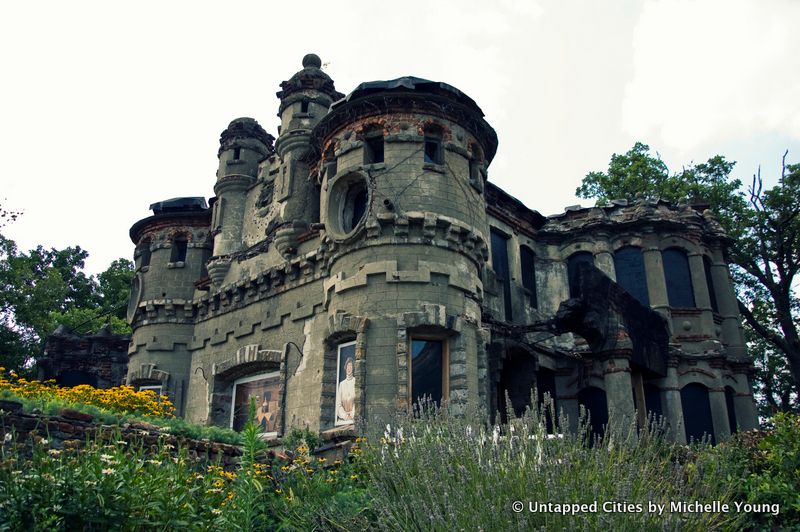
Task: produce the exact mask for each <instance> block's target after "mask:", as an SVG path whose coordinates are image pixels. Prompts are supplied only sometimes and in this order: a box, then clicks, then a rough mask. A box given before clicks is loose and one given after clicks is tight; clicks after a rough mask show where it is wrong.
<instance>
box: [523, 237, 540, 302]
mask: <svg viewBox="0 0 800 532" xmlns="http://www.w3.org/2000/svg"><path fill="white" fill-rule="evenodd" d="M519 264H520V269H521V270H522V286H523V287H524V288H525V290H527V291H528V301H529V302H530V304H531V307H532V308H537V306H538V304H537V300H536V256H535V255H534V254H533V251H532V250H531V248H529V247H528V246H520V247H519Z"/></svg>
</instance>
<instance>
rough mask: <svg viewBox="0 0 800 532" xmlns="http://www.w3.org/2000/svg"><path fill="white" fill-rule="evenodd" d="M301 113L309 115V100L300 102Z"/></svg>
mask: <svg viewBox="0 0 800 532" xmlns="http://www.w3.org/2000/svg"><path fill="white" fill-rule="evenodd" d="M300 112H301V113H307V112H308V100H303V101H302V102H300Z"/></svg>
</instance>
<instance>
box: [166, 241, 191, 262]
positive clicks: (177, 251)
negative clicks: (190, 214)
mask: <svg viewBox="0 0 800 532" xmlns="http://www.w3.org/2000/svg"><path fill="white" fill-rule="evenodd" d="M188 247H189V241H188V240H187V239H186V237H185V236H183V235H181V236H177V237H175V238H174V239H173V240H172V252H171V254H170V258H169V261H170V262H186V250H187V249H188Z"/></svg>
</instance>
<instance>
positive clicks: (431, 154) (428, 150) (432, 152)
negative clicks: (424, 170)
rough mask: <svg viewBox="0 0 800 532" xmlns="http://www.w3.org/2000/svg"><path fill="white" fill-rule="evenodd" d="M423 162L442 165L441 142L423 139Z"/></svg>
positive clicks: (428, 138) (433, 139)
mask: <svg viewBox="0 0 800 532" xmlns="http://www.w3.org/2000/svg"><path fill="white" fill-rule="evenodd" d="M425 162H426V163H429V164H442V162H443V161H442V141H441V140H439V139H435V138H430V137H427V138H426V139H425Z"/></svg>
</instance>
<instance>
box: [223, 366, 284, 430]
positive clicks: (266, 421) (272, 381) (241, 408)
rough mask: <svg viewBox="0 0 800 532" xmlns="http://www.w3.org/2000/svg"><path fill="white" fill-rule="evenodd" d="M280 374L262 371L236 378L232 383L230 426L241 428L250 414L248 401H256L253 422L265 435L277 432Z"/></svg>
mask: <svg viewBox="0 0 800 532" xmlns="http://www.w3.org/2000/svg"><path fill="white" fill-rule="evenodd" d="M279 386H280V374H279V373H278V372H272V373H262V374H260V375H254V376H252V377H243V378H241V379H237V380H236V381H235V382H234V384H233V405H232V408H231V428H232V429H233V430H242V429H243V428H244V425H245V423H247V419H248V417H249V415H250V402H251V401H255V403H256V417H255V419H254V422H255V424H256V425H258V426H260V427H261V431H262V433H263V434H264V435H266V436H276V435H277V434H278V417H279V415H280V411H279V406H278V391H279Z"/></svg>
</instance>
